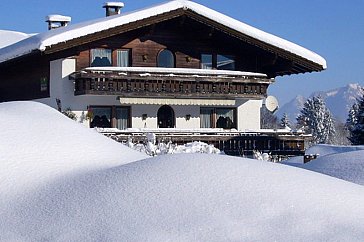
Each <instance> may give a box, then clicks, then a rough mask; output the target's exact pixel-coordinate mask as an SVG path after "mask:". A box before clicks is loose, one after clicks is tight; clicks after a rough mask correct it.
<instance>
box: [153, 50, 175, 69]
mask: <svg viewBox="0 0 364 242" xmlns="http://www.w3.org/2000/svg"><path fill="white" fill-rule="evenodd" d="M157 62H158V67H164V68H174V67H175V65H174V55H173V53H172V52H171V51H170V50H162V51H161V52H159V55H158V59H157Z"/></svg>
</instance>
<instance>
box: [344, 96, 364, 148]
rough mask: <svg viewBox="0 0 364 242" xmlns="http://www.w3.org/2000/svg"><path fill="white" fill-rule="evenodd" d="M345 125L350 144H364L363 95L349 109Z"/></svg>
mask: <svg viewBox="0 0 364 242" xmlns="http://www.w3.org/2000/svg"><path fill="white" fill-rule="evenodd" d="M346 127H347V128H348V130H349V137H348V139H349V140H350V142H351V144H353V145H364V96H363V97H362V98H361V99H359V100H358V101H357V103H354V105H353V106H352V108H351V109H350V111H349V116H348V119H347V121H346Z"/></svg>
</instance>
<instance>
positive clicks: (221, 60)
mask: <svg viewBox="0 0 364 242" xmlns="http://www.w3.org/2000/svg"><path fill="white" fill-rule="evenodd" d="M216 67H217V69H218V70H231V71H233V70H235V60H234V57H232V56H229V55H217V64H216Z"/></svg>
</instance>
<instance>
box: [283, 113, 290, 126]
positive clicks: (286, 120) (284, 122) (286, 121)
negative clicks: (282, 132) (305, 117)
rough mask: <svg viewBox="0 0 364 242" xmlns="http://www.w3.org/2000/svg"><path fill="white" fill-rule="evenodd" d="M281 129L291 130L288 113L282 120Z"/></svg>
mask: <svg viewBox="0 0 364 242" xmlns="http://www.w3.org/2000/svg"><path fill="white" fill-rule="evenodd" d="M281 127H282V128H287V127H288V128H291V121H290V120H289V118H288V115H287V113H284V114H283V116H282V118H281Z"/></svg>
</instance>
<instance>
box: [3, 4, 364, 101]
mask: <svg viewBox="0 0 364 242" xmlns="http://www.w3.org/2000/svg"><path fill="white" fill-rule="evenodd" d="M104 2H105V1H100V0H62V1H49V0H47V1H46V0H34V1H29V0H11V1H5V0H1V1H0V16H1V17H0V19H1V20H0V29H5V30H15V31H21V32H26V33H39V32H44V31H46V30H47V25H46V23H45V22H44V21H45V20H44V18H45V16H46V15H48V14H62V15H68V16H71V17H72V22H73V23H78V22H81V21H84V20H89V19H94V18H99V17H103V16H104V9H102V5H103V3H104ZM123 2H124V3H125V8H124V11H132V10H135V9H139V8H143V7H147V6H150V5H153V4H157V3H160V2H163V0H143V1H142V0H124V1H123ZM195 2H198V3H200V4H203V5H205V6H207V7H210V8H212V9H215V10H218V11H220V12H222V13H224V14H226V15H229V16H231V17H233V18H236V19H238V20H240V21H242V22H245V23H247V24H249V25H252V26H254V27H257V28H259V29H261V30H264V31H266V32H269V33H272V34H275V35H277V36H279V37H282V38H284V39H287V40H289V41H291V42H294V43H296V44H299V45H302V46H303V47H306V48H308V49H310V50H312V51H314V52H316V53H318V54H320V55H321V56H323V57H324V58H325V59H326V60H327V63H328V69H327V70H326V71H323V72H320V73H313V74H300V75H292V76H287V77H278V78H277V79H276V83H275V84H274V85H272V86H271V87H270V89H269V93H270V94H271V95H275V96H276V97H277V98H278V99H279V100H280V103H281V104H284V103H285V102H287V101H289V100H290V99H292V98H294V97H295V96H296V95H298V94H302V95H305V96H308V95H309V94H310V93H311V92H312V91H317V90H329V89H333V88H336V87H340V86H345V85H346V84H348V83H360V84H362V85H364V1H363V0H350V1H343V0H340V1H339V0H332V1H328V0H224V1H223V0H195Z"/></svg>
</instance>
